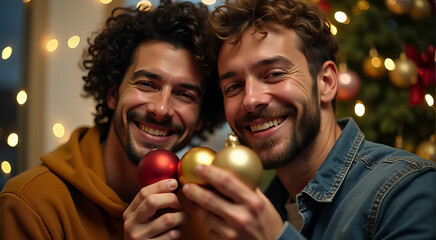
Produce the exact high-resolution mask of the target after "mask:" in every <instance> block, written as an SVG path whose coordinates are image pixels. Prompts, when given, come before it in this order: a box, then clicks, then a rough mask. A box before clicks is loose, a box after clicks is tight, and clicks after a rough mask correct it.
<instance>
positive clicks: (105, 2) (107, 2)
mask: <svg viewBox="0 0 436 240" xmlns="http://www.w3.org/2000/svg"><path fill="white" fill-rule="evenodd" d="M100 2H101V3H103V4H109V3H111V2H112V0H100Z"/></svg>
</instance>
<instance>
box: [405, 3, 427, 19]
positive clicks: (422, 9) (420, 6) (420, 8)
mask: <svg viewBox="0 0 436 240" xmlns="http://www.w3.org/2000/svg"><path fill="white" fill-rule="evenodd" d="M430 13H431V6H430V3H428V0H415V1H413V6H412V9H411V10H410V12H409V15H410V17H411V18H413V19H415V20H421V19H424V18H426V17H428V16H429V15H430Z"/></svg>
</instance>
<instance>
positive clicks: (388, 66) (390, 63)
mask: <svg viewBox="0 0 436 240" xmlns="http://www.w3.org/2000/svg"><path fill="white" fill-rule="evenodd" d="M384 63H385V68H386V69H387V70H389V71H392V70H394V69H395V63H394V60H392V59H390V58H386V59H385V62H384Z"/></svg>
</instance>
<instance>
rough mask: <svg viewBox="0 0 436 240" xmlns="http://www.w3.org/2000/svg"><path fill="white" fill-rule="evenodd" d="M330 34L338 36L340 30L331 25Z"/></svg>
mask: <svg viewBox="0 0 436 240" xmlns="http://www.w3.org/2000/svg"><path fill="white" fill-rule="evenodd" d="M330 32H331V33H332V34H333V35H336V34H338V28H337V27H336V26H335V25H333V24H330Z"/></svg>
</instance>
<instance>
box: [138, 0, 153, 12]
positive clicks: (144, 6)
mask: <svg viewBox="0 0 436 240" xmlns="http://www.w3.org/2000/svg"><path fill="white" fill-rule="evenodd" d="M151 6H152V5H151V2H150V1H147V0H145V1H144V0H143V1H139V2H138V3H137V4H136V8H139V10H141V11H144V12H145V11H148V10H150V9H151Z"/></svg>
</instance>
